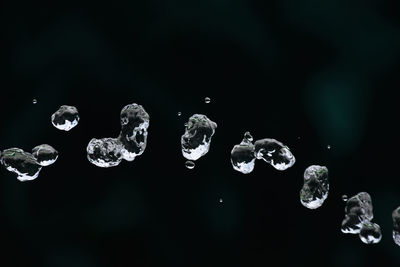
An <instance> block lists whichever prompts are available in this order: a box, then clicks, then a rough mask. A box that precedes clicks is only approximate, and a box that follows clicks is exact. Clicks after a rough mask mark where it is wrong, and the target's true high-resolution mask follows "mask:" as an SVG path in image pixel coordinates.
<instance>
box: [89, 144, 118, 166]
mask: <svg viewBox="0 0 400 267" xmlns="http://www.w3.org/2000/svg"><path fill="white" fill-rule="evenodd" d="M122 149H123V147H122V144H121V142H120V141H119V140H118V139H117V138H102V139H96V138H93V139H92V140H90V142H89V144H88V146H87V148H86V151H87V158H88V160H89V161H90V162H91V163H93V164H94V165H96V166H99V167H103V168H108V167H114V166H117V165H118V164H119V163H120V162H121V160H122V152H121V150H122Z"/></svg>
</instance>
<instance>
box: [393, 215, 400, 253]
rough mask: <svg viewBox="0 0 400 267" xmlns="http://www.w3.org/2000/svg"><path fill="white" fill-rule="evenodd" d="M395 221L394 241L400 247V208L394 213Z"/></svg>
mask: <svg viewBox="0 0 400 267" xmlns="http://www.w3.org/2000/svg"><path fill="white" fill-rule="evenodd" d="M392 220H393V241H394V243H396V244H397V245H398V246H400V207H397V208H396V209H395V210H394V211H393V212H392Z"/></svg>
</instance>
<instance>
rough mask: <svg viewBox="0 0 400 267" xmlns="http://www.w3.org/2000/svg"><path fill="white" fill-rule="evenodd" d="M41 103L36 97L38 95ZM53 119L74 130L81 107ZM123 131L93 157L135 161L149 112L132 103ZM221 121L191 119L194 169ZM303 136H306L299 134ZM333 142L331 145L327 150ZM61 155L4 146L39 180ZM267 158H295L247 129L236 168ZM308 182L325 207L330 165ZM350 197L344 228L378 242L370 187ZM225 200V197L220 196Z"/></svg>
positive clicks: (396, 217) (287, 161)
mask: <svg viewBox="0 0 400 267" xmlns="http://www.w3.org/2000/svg"><path fill="white" fill-rule="evenodd" d="M32 102H33V104H36V103H37V100H36V99H33V100H32ZM204 102H205V103H206V104H208V103H210V102H211V99H210V98H209V97H206V98H205V99H204ZM181 115H182V113H181V112H178V116H181ZM51 122H52V124H53V126H54V127H56V128H57V129H59V130H63V131H69V130H71V129H72V128H74V127H75V126H76V125H77V124H78V122H79V113H78V110H77V108H76V107H74V106H67V105H62V106H61V107H60V108H59V109H58V110H57V111H56V112H55V113H54V114H53V115H52V116H51ZM120 123H121V131H120V134H119V136H118V137H117V138H101V139H96V138H93V139H91V140H90V142H89V144H88V146H87V148H86V151H87V158H88V160H89V162H91V163H92V164H94V165H96V166H99V167H104V168H107V167H113V166H117V165H118V164H120V162H121V161H122V160H123V159H124V160H126V161H133V160H134V159H135V158H136V157H137V156H140V155H141V154H143V152H144V150H145V148H146V145H147V135H148V132H147V129H148V127H149V123H150V117H149V114H148V113H147V112H146V111H145V110H144V108H143V107H142V106H141V105H138V104H135V103H133V104H129V105H126V106H125V107H124V108H123V109H122V110H121V114H120ZM216 128H217V124H216V123H215V122H213V121H211V120H210V119H209V118H208V117H207V116H205V115H202V114H194V115H193V116H191V117H190V118H189V120H188V122H187V123H185V132H184V134H183V135H182V137H181V149H182V155H183V156H184V157H185V158H186V159H187V161H186V163H185V166H186V167H187V168H188V169H193V168H194V167H195V163H194V161H196V160H198V159H199V158H201V157H202V156H204V155H205V154H207V153H208V151H209V150H210V145H211V139H212V136H213V135H214V133H215V129H216ZM298 139H300V137H298ZM330 148H331V146H330V145H327V149H330ZM57 158H58V152H57V150H55V149H54V148H53V147H51V146H50V145H47V144H42V145H39V146H36V147H34V148H33V149H32V152H31V153H28V152H25V151H24V150H22V149H20V148H9V149H5V150H3V151H0V163H1V164H2V165H3V166H4V167H5V168H6V169H7V170H8V171H10V172H13V173H15V174H16V175H17V179H18V180H20V181H29V180H34V179H36V178H37V177H38V176H39V173H40V171H41V169H42V167H44V166H49V165H51V164H53V163H54V162H55V161H56V160H57ZM256 159H262V160H264V161H265V162H267V163H268V164H270V165H271V166H272V167H274V168H275V169H277V170H280V171H283V170H286V169H288V168H290V167H292V166H293V165H294V163H295V161H296V160H295V157H294V156H293V154H292V153H291V151H290V150H289V148H288V147H287V146H286V145H284V144H283V143H281V142H279V141H277V140H275V139H271V138H264V139H260V140H257V141H255V142H254V143H253V137H252V136H251V134H250V132H246V133H245V134H244V137H243V139H242V141H241V143H240V144H237V145H235V146H234V147H233V149H232V151H231V163H232V167H233V169H234V170H236V171H238V172H241V173H243V174H248V173H251V172H252V171H253V170H254V167H255V160H256ZM303 177H304V184H303V187H302V188H301V190H300V202H301V204H302V205H303V206H305V207H307V208H309V209H317V208H319V207H321V206H322V205H323V203H324V201H325V200H326V199H327V197H328V193H329V181H328V168H327V167H325V166H319V165H311V166H309V167H308V168H307V169H306V170H305V171H304V175H303ZM342 199H343V201H345V202H346V207H345V218H344V219H343V221H342V226H341V231H342V232H343V233H349V234H358V235H359V238H360V239H361V241H362V242H364V243H366V244H374V243H378V242H379V241H380V240H381V238H382V232H381V228H380V226H379V225H378V224H376V223H372V222H371V220H372V219H373V217H374V215H373V210H372V201H371V197H370V195H369V194H368V193H366V192H361V193H358V194H357V195H355V196H352V197H350V198H348V197H347V195H343V196H342ZM219 202H220V203H223V199H222V198H220V199H219ZM392 219H393V240H394V242H395V243H396V244H397V245H399V246H400V207H398V208H396V209H395V210H394V211H393V212H392Z"/></svg>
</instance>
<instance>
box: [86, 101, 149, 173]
mask: <svg viewBox="0 0 400 267" xmlns="http://www.w3.org/2000/svg"><path fill="white" fill-rule="evenodd" d="M120 122H121V131H120V134H119V136H118V137H117V138H102V139H96V138H93V139H92V140H90V142H89V144H88V145H87V148H86V151H87V158H88V160H89V162H90V163H92V164H94V165H96V166H98V167H103V168H108V167H114V166H117V165H118V164H119V163H120V162H121V161H122V159H124V160H126V161H133V160H134V159H135V158H136V157H137V156H140V155H141V154H143V152H144V150H145V148H146V145H147V134H148V133H147V128H148V127H149V123H150V116H149V114H147V112H146V111H145V110H144V108H143V107H142V106H141V105H138V104H135V103H134V104H129V105H126V106H125V107H123V109H122V110H121V114H120Z"/></svg>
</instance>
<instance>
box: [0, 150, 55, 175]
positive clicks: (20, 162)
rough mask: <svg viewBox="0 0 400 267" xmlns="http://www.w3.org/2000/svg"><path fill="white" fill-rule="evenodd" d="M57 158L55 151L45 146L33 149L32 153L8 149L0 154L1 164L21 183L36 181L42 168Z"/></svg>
mask: <svg viewBox="0 0 400 267" xmlns="http://www.w3.org/2000/svg"><path fill="white" fill-rule="evenodd" d="M57 158H58V152H57V150H55V149H54V148H53V147H52V146H50V145H47V144H43V145H39V146H36V147H34V148H33V149H32V153H28V152H25V151H24V150H22V149H20V148H8V149H5V150H3V151H2V152H0V162H1V164H2V165H3V166H4V167H5V168H6V169H7V170H8V171H10V172H13V173H15V174H16V175H17V179H18V180H20V181H21V182H23V181H31V180H34V179H36V178H37V177H38V176H39V173H40V170H41V169H42V167H45V166H49V165H51V164H53V163H54V162H55V161H56V160H57Z"/></svg>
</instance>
